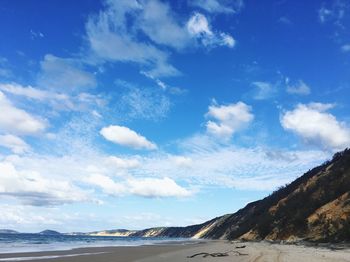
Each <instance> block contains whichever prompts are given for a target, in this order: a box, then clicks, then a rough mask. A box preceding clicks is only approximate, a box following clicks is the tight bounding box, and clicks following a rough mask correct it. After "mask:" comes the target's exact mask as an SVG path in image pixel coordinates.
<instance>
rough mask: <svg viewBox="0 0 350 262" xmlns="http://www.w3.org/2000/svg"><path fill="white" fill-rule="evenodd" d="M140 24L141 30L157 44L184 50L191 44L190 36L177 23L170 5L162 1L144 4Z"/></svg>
mask: <svg viewBox="0 0 350 262" xmlns="http://www.w3.org/2000/svg"><path fill="white" fill-rule="evenodd" d="M138 23H139V24H140V28H141V30H143V32H144V33H145V34H146V35H147V36H148V37H149V38H150V39H152V41H154V42H155V43H157V44H161V45H166V46H170V47H173V48H176V49H182V48H184V47H186V46H188V45H189V44H190V42H191V38H190V35H189V34H188V32H187V31H186V30H185V28H184V27H183V25H181V24H180V23H179V22H178V21H176V19H175V18H174V16H173V13H172V12H171V9H170V7H169V6H168V4H165V3H162V2H160V1H145V2H142V13H141V15H140V16H139V21H138Z"/></svg>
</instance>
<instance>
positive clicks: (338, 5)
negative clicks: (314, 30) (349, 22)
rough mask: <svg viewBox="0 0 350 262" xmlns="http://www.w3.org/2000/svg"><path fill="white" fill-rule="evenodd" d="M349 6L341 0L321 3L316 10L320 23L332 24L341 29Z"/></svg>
mask: <svg viewBox="0 0 350 262" xmlns="http://www.w3.org/2000/svg"><path fill="white" fill-rule="evenodd" d="M349 7H350V6H349V4H348V3H347V2H346V1H343V0H337V1H329V2H323V3H322V6H321V8H320V9H319V10H318V17H319V20H320V22H321V23H326V22H333V23H334V25H336V26H340V27H343V24H342V20H343V19H344V17H345V14H346V13H347V11H348V10H349Z"/></svg>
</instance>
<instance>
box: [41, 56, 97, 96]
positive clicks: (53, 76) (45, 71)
mask: <svg viewBox="0 0 350 262" xmlns="http://www.w3.org/2000/svg"><path fill="white" fill-rule="evenodd" d="M40 65H41V74H40V76H39V79H38V84H39V86H41V87H45V89H56V90H58V91H59V92H62V91H69V92H73V91H76V90H79V89H81V88H91V87H95V86H96V80H95V77H94V75H93V74H91V73H88V72H86V71H83V70H81V69H80V68H79V62H78V61H75V60H74V59H70V58H60V57H56V56H54V55H50V54H47V55H45V57H44V60H43V61H41V63H40Z"/></svg>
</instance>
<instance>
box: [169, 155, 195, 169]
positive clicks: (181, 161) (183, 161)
mask: <svg viewBox="0 0 350 262" xmlns="http://www.w3.org/2000/svg"><path fill="white" fill-rule="evenodd" d="M170 160H171V161H174V163H175V164H176V165H177V166H179V167H191V166H192V164H193V161H192V159H191V158H190V157H185V156H170Z"/></svg>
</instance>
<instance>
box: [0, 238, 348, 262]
mask: <svg viewBox="0 0 350 262" xmlns="http://www.w3.org/2000/svg"><path fill="white" fill-rule="evenodd" d="M237 247H240V248H237ZM198 253H203V254H201V255H196V254H198ZM207 254H209V255H207ZM225 254H226V255H225ZM212 255H213V256H212ZM220 255H221V256H220ZM191 256H193V257H192V258H191ZM18 258H19V259H18ZM27 258H31V260H27ZM0 261H40V262H45V261H51V262H105V261H106V262H107V261H108V262H129V261H137V262H158V261H165V262H180V261H181V262H187V261H188V262H196V261H208V262H211V261H222V262H226V261H230V262H234V261H247V262H248V261H249V262H259V261H260V262H264V261H266V262H275V261H276V262H285V261H286V262H287V261H293V262H294V261H302V262H313V261H332V262H342V261H350V249H349V248H344V249H333V250H332V249H329V248H319V247H318V248H316V247H305V246H296V245H278V244H269V243H250V242H249V243H235V242H233V243H232V242H228V241H208V242H203V243H198V244H169V245H153V246H139V247H99V248H80V249H74V250H70V251H54V252H34V253H17V254H0Z"/></svg>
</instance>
